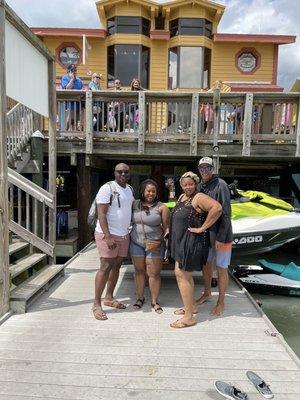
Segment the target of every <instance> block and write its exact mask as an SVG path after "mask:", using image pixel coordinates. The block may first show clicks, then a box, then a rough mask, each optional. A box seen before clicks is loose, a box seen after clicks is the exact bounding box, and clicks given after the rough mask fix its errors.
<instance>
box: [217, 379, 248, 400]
mask: <svg viewBox="0 0 300 400" xmlns="http://www.w3.org/2000/svg"><path fill="white" fill-rule="evenodd" d="M214 386H215V388H216V390H217V392H219V393H220V394H221V395H222V396H224V397H226V399H230V400H247V399H248V396H247V394H246V393H244V392H242V391H241V390H240V389H238V388H236V387H235V386H232V385H229V383H226V382H222V381H215V383H214Z"/></svg>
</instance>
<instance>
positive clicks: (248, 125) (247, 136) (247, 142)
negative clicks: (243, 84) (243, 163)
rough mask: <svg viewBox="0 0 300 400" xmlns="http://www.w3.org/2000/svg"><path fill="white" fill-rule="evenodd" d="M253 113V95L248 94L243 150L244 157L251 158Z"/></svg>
mask: <svg viewBox="0 0 300 400" xmlns="http://www.w3.org/2000/svg"><path fill="white" fill-rule="evenodd" d="M252 113H253V93H247V94H246V99H245V113H244V121H243V149H242V156H246V157H249V156H250V151H251V132H252V121H253V117H252Z"/></svg>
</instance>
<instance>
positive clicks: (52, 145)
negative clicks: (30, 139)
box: [48, 61, 57, 264]
mask: <svg viewBox="0 0 300 400" xmlns="http://www.w3.org/2000/svg"><path fill="white" fill-rule="evenodd" d="M48 74H49V75H48V76H49V79H48V91H49V151H48V153H49V192H50V193H51V194H52V195H53V204H54V208H53V209H51V208H49V243H50V244H51V245H52V246H53V247H54V256H53V259H52V260H51V261H50V264H55V259H56V257H55V242H56V156H57V151H56V89H55V77H56V71H55V61H48Z"/></svg>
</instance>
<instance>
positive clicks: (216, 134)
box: [213, 89, 221, 148]
mask: <svg viewBox="0 0 300 400" xmlns="http://www.w3.org/2000/svg"><path fill="white" fill-rule="evenodd" d="M220 104H221V91H220V89H214V98H213V110H214V125H213V132H214V139H213V147H214V148H215V147H216V146H218V137H219V127H220Z"/></svg>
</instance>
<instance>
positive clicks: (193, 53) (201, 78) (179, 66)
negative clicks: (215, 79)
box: [169, 47, 211, 89]
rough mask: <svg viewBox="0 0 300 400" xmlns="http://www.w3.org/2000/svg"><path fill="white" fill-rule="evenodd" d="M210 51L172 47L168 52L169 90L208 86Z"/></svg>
mask: <svg viewBox="0 0 300 400" xmlns="http://www.w3.org/2000/svg"><path fill="white" fill-rule="evenodd" d="M210 59H211V51H210V50H209V49H206V48H205V47H173V48H171V49H170V51H169V89H176V88H182V89H202V88H207V87H208V86H209V81H210V64H211V61H210Z"/></svg>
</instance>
